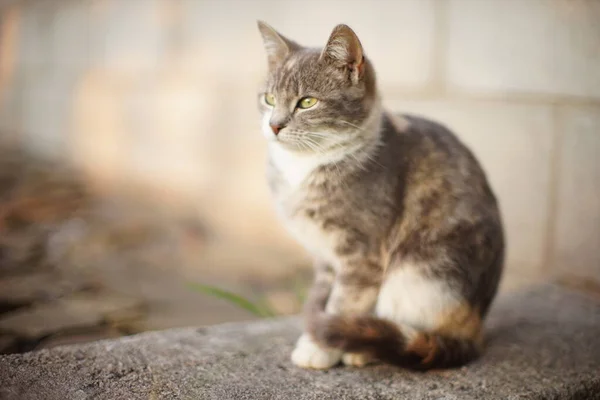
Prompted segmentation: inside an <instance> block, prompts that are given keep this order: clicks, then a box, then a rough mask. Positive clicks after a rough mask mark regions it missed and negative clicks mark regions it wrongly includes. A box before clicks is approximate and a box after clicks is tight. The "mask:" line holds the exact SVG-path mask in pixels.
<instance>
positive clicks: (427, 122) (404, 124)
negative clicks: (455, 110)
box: [385, 112, 453, 135]
mask: <svg viewBox="0 0 600 400" xmlns="http://www.w3.org/2000/svg"><path fill="white" fill-rule="evenodd" d="M385 118H386V119H387V121H388V122H389V124H390V125H391V126H392V128H393V130H394V131H395V132H396V133H398V134H403V133H411V132H415V133H421V134H438V135H448V134H449V135H453V133H452V131H451V130H450V129H449V128H448V127H447V126H446V125H444V124H442V123H440V122H438V121H434V120H432V119H429V118H427V117H424V116H421V115H417V114H410V113H392V112H386V113H385Z"/></svg>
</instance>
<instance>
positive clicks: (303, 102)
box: [298, 97, 318, 108]
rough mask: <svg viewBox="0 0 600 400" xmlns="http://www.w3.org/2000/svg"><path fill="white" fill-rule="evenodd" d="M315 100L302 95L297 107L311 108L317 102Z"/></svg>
mask: <svg viewBox="0 0 600 400" xmlns="http://www.w3.org/2000/svg"><path fill="white" fill-rule="evenodd" d="M317 101H318V100H317V99H315V98H314V97H304V98H302V99H300V101H299V102H298V108H311V107H312V106H314V105H315V104H317Z"/></svg>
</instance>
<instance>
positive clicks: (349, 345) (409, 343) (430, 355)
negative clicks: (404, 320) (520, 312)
mask: <svg viewBox="0 0 600 400" xmlns="http://www.w3.org/2000/svg"><path fill="white" fill-rule="evenodd" d="M308 330H309V333H310V334H311V335H312V336H313V338H314V339H315V340H316V341H317V342H318V343H321V344H322V345H324V346H327V347H331V348H335V349H339V350H342V351H344V352H348V353H367V354H369V355H371V356H373V357H375V358H377V359H379V360H381V361H383V362H386V363H389V364H395V365H400V366H403V367H408V368H413V369H419V370H426V369H432V368H451V367H458V366H461V365H464V364H466V363H467V362H469V361H471V360H473V359H474V358H476V357H477V356H478V355H479V352H480V347H481V343H480V342H481V341H480V339H479V338H478V337H454V336H452V335H449V334H445V333H435V332H422V331H418V330H415V329H413V328H411V327H402V326H398V325H396V324H395V323H393V322H391V321H388V320H386V319H381V318H376V317H371V316H353V317H344V316H339V315H329V314H325V313H319V314H317V315H313V318H311V319H310V321H309V323H308Z"/></svg>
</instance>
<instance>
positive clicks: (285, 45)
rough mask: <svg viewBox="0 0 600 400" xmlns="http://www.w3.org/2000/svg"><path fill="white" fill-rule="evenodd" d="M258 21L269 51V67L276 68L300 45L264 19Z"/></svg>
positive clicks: (266, 48)
mask: <svg viewBox="0 0 600 400" xmlns="http://www.w3.org/2000/svg"><path fill="white" fill-rule="evenodd" d="M257 22H258V30H259V31H260V34H261V35H262V38H263V43H264V45H265V50H266V51H267V59H268V61H269V69H271V70H272V69H274V68H276V67H277V66H279V65H280V64H281V62H282V61H283V60H284V59H285V58H286V57H287V56H288V55H289V54H290V53H291V52H293V51H295V50H297V49H299V48H300V46H299V45H298V44H296V43H294V42H292V41H291V40H289V39H287V38H285V37H284V36H283V35H281V34H280V33H278V32H277V31H276V30H275V29H273V28H272V27H271V26H270V25H269V24H267V23H265V22H263V21H257Z"/></svg>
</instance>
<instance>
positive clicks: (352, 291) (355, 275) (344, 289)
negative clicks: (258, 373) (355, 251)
mask: <svg viewBox="0 0 600 400" xmlns="http://www.w3.org/2000/svg"><path fill="white" fill-rule="evenodd" d="M382 276H383V271H382V269H381V268H380V267H379V265H378V264H376V263H373V262H369V261H367V260H360V262H354V263H351V262H348V263H346V264H345V265H344V267H343V268H341V270H340V271H339V273H338V274H337V275H336V276H335V277H333V275H329V278H328V279H330V281H327V284H326V283H325V281H324V280H319V278H317V280H316V281H315V285H314V286H313V290H312V291H311V296H310V297H309V300H308V301H307V305H306V315H307V325H308V327H309V332H308V333H305V334H303V335H302V337H301V338H300V340H299V341H298V344H297V346H296V350H294V353H292V361H293V362H294V363H295V364H296V365H298V366H301V367H305V368H319V369H324V368H329V367H332V366H333V365H335V364H337V363H338V362H339V361H340V359H341V360H342V361H343V362H344V364H346V365H353V366H363V365H365V364H367V363H368V362H370V361H371V360H370V359H368V358H367V357H366V356H365V355H362V354H352V353H349V354H343V353H342V352H340V351H338V350H336V349H331V348H327V347H325V346H323V345H322V344H318V343H316V342H315V340H314V339H313V338H314V337H318V336H319V334H318V332H310V330H311V325H312V324H311V319H313V318H316V317H317V316H318V315H319V314H322V313H323V311H325V313H327V314H341V315H362V314H369V313H371V312H372V310H373V308H374V307H375V303H376V302H377V296H378V293H379V287H380V285H381V280H382Z"/></svg>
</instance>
